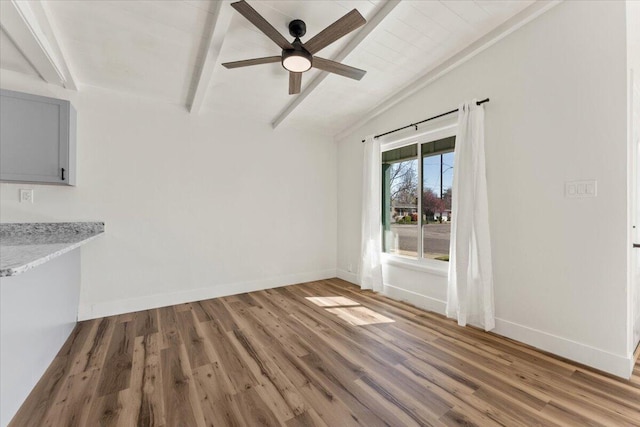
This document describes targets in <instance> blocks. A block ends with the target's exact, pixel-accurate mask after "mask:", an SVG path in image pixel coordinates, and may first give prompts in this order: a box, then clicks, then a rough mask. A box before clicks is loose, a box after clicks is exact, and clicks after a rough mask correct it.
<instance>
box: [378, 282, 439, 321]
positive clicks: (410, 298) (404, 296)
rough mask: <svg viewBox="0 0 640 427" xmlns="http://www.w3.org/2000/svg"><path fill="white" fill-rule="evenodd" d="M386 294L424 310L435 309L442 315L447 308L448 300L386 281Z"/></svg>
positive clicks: (435, 311) (434, 310)
mask: <svg viewBox="0 0 640 427" xmlns="http://www.w3.org/2000/svg"><path fill="white" fill-rule="evenodd" d="M384 295H386V296H388V297H389V298H392V299H395V300H398V301H404V302H407V303H409V304H411V305H413V306H416V307H418V308H421V309H423V310H427V311H433V312H434V313H438V314H442V315H444V314H445V309H446V308H447V303H446V301H441V300H439V299H435V298H432V297H429V296H426V295H422V294H419V293H416V292H413V291H408V290H406V289H402V288H399V287H397V286H393V285H389V284H386V283H385V285H384Z"/></svg>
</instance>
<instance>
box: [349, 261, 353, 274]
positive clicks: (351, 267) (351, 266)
mask: <svg viewBox="0 0 640 427" xmlns="http://www.w3.org/2000/svg"><path fill="white" fill-rule="evenodd" d="M352 271H353V265H351V263H349V273H351V272H352Z"/></svg>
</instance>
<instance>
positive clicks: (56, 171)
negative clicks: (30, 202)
mask: <svg viewBox="0 0 640 427" xmlns="http://www.w3.org/2000/svg"><path fill="white" fill-rule="evenodd" d="M74 113H75V112H74V111H73V109H72V107H71V104H70V103H69V102H68V101H64V100H60V99H54V98H46V97H42V96H35V95H29V94H23V93H19V92H12V91H6V90H3V91H2V92H1V96H0V179H1V180H2V181H13V182H36V183H50V184H61V185H73V184H74V182H73V179H70V178H73V177H74V176H75V170H73V171H72V170H70V169H71V168H74V167H75V165H74V164H72V163H73V160H74V159H72V154H74V151H75V150H74V149H75V147H74V141H73V139H74V136H75V135H74V134H75V129H72V128H71V124H74V125H75V117H72V115H74Z"/></svg>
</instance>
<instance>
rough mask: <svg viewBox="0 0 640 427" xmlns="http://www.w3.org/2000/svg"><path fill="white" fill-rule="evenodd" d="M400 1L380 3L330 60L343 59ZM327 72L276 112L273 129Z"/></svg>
mask: <svg viewBox="0 0 640 427" xmlns="http://www.w3.org/2000/svg"><path fill="white" fill-rule="evenodd" d="M399 3H400V0H387V1H386V2H384V3H383V4H382V6H381V7H380V9H379V10H378V12H376V14H375V15H374V16H373V18H371V19H370V20H369V21H368V22H367V23H366V24H365V25H364V26H363V27H362V28H361V29H360V30H359V31H358V32H357V33H356V34H355V36H354V37H353V38H352V39H351V40H349V42H348V43H347V44H346V46H345V47H344V48H342V50H341V51H340V52H338V54H337V55H336V56H335V57H334V58H331V60H332V61H335V62H341V61H344V60H345V59H346V58H347V56H349V54H351V52H353V51H354V50H355V49H356V48H357V47H358V45H359V44H360V43H362V42H363V41H364V39H366V38H367V36H368V35H369V34H371V32H372V31H373V30H374V29H375V28H376V27H377V26H378V25H380V23H381V22H382V21H383V20H384V19H385V18H386V17H387V16H388V15H389V14H390V13H391V11H392V10H393V9H394V8H395V7H396V6H397V5H398V4H399ZM328 75H329V73H327V72H322V73H320V74H318V75H317V76H316V78H315V79H313V80H311V81H310V82H309V84H308V85H307V86H305V88H304V90H302V91H301V92H300V94H299V95H297V96H296V97H295V99H294V100H293V101H291V102H290V103H289V105H287V106H286V107H285V108H284V110H282V111H281V112H280V114H278V116H277V117H276V118H275V119H274V120H273V121H272V122H271V126H272V127H273V128H274V129H275V128H276V127H278V126H279V125H280V124H281V123H282V122H283V121H284V120H285V119H286V118H287V117H288V116H289V115H290V114H291V113H292V112H293V111H294V110H295V109H296V108H297V107H298V106H299V105H300V104H301V103H302V101H304V100H305V99H306V98H307V97H308V96H309V95H310V94H311V92H313V91H314V89H315V88H317V87H318V85H319V84H320V83H322V81H323V80H324V79H326V78H327V76H328Z"/></svg>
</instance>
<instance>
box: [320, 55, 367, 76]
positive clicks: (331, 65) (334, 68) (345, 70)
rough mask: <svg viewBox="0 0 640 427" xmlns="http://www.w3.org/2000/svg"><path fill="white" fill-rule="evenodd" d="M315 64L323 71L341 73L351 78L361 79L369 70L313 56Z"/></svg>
mask: <svg viewBox="0 0 640 427" xmlns="http://www.w3.org/2000/svg"><path fill="white" fill-rule="evenodd" d="M313 66H314V67H315V68H317V69H319V70H322V71H328V72H330V73H334V74H340V75H341V76H345V77H349V78H350V79H355V80H360V79H361V78H362V77H364V75H365V74H367V72H366V71H365V70H361V69H359V68H355V67H350V66H348V65H344V64H341V63H339V62H335V61H330V60H328V59H324V58H318V57H317V56H314V57H313Z"/></svg>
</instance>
